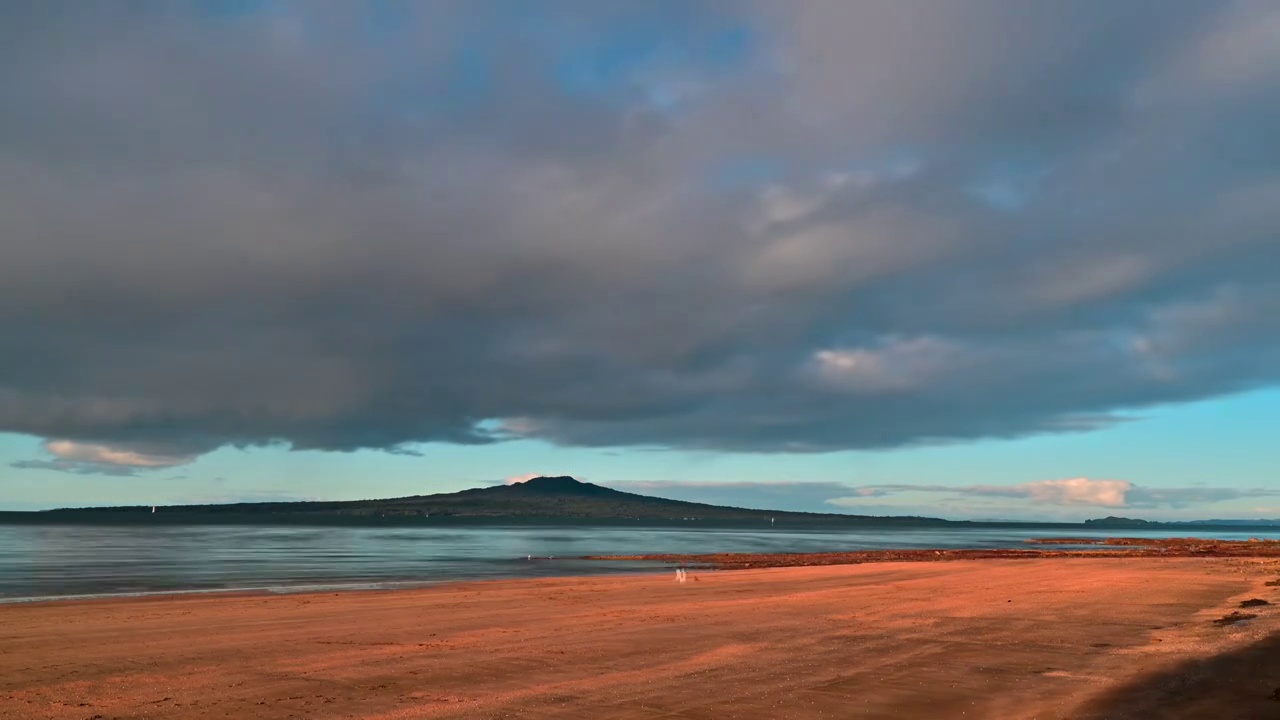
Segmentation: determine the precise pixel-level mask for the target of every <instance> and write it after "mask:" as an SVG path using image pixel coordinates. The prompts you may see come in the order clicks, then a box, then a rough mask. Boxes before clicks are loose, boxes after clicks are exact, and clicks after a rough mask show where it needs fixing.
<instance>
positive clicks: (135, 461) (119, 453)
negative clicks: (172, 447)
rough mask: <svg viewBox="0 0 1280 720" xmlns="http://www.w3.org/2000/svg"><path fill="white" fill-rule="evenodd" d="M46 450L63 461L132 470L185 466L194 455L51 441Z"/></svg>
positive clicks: (68, 441)
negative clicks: (154, 452)
mask: <svg viewBox="0 0 1280 720" xmlns="http://www.w3.org/2000/svg"><path fill="white" fill-rule="evenodd" d="M44 449H45V450H47V451H49V453H50V454H52V455H54V456H56V457H57V458H59V459H61V460H69V461H72V462H80V463H93V464H98V465H122V466H125V467H131V468H147V469H151V468H168V467H174V466H177V465H185V464H187V463H189V462H191V461H192V460H194V459H195V456H192V455H154V454H148V453H142V452H137V451H135V450H129V449H125V448H120V447H113V446H111V445H103V444H97V443H82V442H74V441H72V440H49V441H47V442H45V444H44Z"/></svg>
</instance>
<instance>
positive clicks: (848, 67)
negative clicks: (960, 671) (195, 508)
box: [0, 0, 1280, 520]
mask: <svg viewBox="0 0 1280 720" xmlns="http://www.w3.org/2000/svg"><path fill="white" fill-rule="evenodd" d="M0 93H3V102H0V257H2V258H3V262H0V509H41V508H48V507H62V506H81V505H110V504H173V503H184V502H216V501H233V500H234V501H238V500H256V499H283V498H296V499H311V498H315V499H331V498H332V499H346V498H366V497H386V496H401V495H410V494H425V493H431V492H447V491H453V490H458V489H462V488H465V487H474V486H477V485H486V484H494V483H501V482H504V481H510V480H512V479H518V478H522V477H528V476H530V475H533V474H541V473H545V474H569V475H574V476H576V477H579V478H580V479H585V480H589V481H592V482H598V483H601V484H606V485H609V486H612V487H617V488H620V489H627V490H633V491H636V492H644V493H646V494H654V495H662V496H667V497H677V498H681V499H692V500H700V501H707V502H717V503H724V504H735V505H745V506H753V507H772V508H778V509H794V510H816V511H835V512H851V513H861V514H878V515H883V514H922V515H931V516H940V517H951V518H1028V519H1054V520H1079V519H1084V518H1089V517H1100V516H1105V515H1127V516H1139V517H1146V518H1157V519H1166V518H1167V519H1188V518H1207V517H1235V518H1249V517H1280V477H1277V475H1276V472H1275V470H1274V468H1276V467H1280V450H1277V448H1276V445H1277V443H1276V442H1275V439H1274V437H1275V430H1274V428H1275V427H1276V425H1277V423H1276V418H1280V387H1277V385H1278V384H1280V283H1277V282H1276V277H1277V276H1278V275H1280V136H1277V135H1276V133H1274V132H1273V128H1274V127H1275V125H1276V123H1277V121H1278V119H1280V5H1277V4H1275V3H1273V2H1270V1H1269V0H1237V1H1235V2H1227V1H1223V2H1200V1H1198V0H1197V1H1186V2H1184V1H1181V0H1162V1H1161V2H1140V1H1138V0H1134V1H1133V2H1122V3H1117V2H1112V1H1110V0H1107V1H1105V2H1104V1H1103V0H1073V1H1071V2H1066V1H1062V2H1059V1H1057V0H1049V1H1046V2H1038V3H1016V2H1007V1H1005V0H955V1H953V2H948V3H937V2H932V1H928V2H926V1H924V0H892V1H890V0H860V1H858V2H848V1H846V0H797V1H796V2H786V3H783V2H763V1H762V2H753V1H752V0H738V1H736V2H723V1H721V0H680V1H679V2H676V1H674V0H672V1H665V0H655V1H654V2H648V3H634V2H624V1H622V0H594V1H592V2H585V1H578V0H562V1H560V2H552V3H523V2H514V1H506V2H501V1H492V2H490V1H488V0H473V1H470V2H446V1H441V2H432V3H420V2H410V1H408V0H367V1H366V2H314V1H311V0H308V1H306V2H302V1H292V2H291V1H288V0H234V1H233V0H220V1H218V0H199V1H197V0H172V1H168V0H166V1H163V2H162V1H160V0H140V1H138V2H130V3H124V2H120V3H82V2H73V1H72V0H40V1H31V2H28V1H25V0H18V1H15V2H8V3H4V4H3V7H0Z"/></svg>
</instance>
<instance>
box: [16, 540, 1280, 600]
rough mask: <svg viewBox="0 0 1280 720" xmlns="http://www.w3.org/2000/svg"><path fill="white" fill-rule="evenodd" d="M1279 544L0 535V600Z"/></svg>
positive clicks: (340, 586)
mask: <svg viewBox="0 0 1280 720" xmlns="http://www.w3.org/2000/svg"><path fill="white" fill-rule="evenodd" d="M1064 535H1070V536H1073V537H1075V536H1082V537H1083V536H1092V537H1108V536H1116V535H1124V536H1129V537H1134V536H1148V537H1167V536H1171V535H1177V536H1181V537H1185V536H1188V535H1199V536H1203V537H1215V538H1222V539H1245V538H1248V537H1270V538H1280V531H1274V532H1270V533H1265V532H1262V531H1256V530H1255V531H1242V532H1208V531H1203V532H1193V531H1191V530H1179V531H1173V532H1171V531H1159V532H1153V531H1147V532H1142V531H1132V530H1129V531H1125V530H1114V529H1113V530H1108V531H1089V530H1085V529H1084V528H1078V529H1077V528H1071V529H1063V528H1052V529H1046V528H1044V527H1039V528H1003V527H958V528H956V527H945V528H912V529H897V528H848V527H834V528H812V527H809V528H804V529H795V528H783V527H771V526H767V525H766V526H759V525H756V526H739V527H698V526H694V525H683V526H677V527H637V526H634V525H613V526H601V525H585V524H567V523H558V524H557V523H539V524H528V525H520V524H494V525H476V524H471V525H442V526H440V527H421V526H419V527H297V526H290V527H275V526H263V525H253V526H234V525H199V526H181V525H178V526H132V525H116V526H93V525H34V526H31V525H0V602H12V601H16V600H28V599H33V598H49V597H66V596H84V595H116V594H143V593H156V592H192V591H205V592H209V591H225V590H245V589H260V590H272V591H277V592H282V591H286V592H287V591H298V590H305V589H317V588H322V587H323V588H350V589H356V588H380V587H393V586H398V585H402V584H418V583H432V582H442V581H448V580H462V579H468V580H475V579H498V578H519V577H545V576H563V575H591V574H598V573H611V572H612V573H616V572H640V571H651V570H654V569H655V567H657V566H655V565H652V564H649V565H646V564H639V563H629V562H604V561H589V560H580V559H577V558H580V557H582V556H584V555H612V554H650V553H710V552H760V553H770V552H826V551H848V550H867V549H876V548H922V547H923V548H993V547H995V548H998V547H1019V546H1022V545H1023V543H1024V542H1025V541H1026V540H1027V539H1028V538H1033V537H1044V536H1064Z"/></svg>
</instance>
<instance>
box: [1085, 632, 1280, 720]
mask: <svg viewBox="0 0 1280 720" xmlns="http://www.w3.org/2000/svg"><path fill="white" fill-rule="evenodd" d="M1277 693H1280V633H1276V634H1274V635H1271V636H1269V637H1267V638H1265V639H1263V640H1260V641H1258V642H1256V643H1253V644H1252V645H1246V646H1245V647H1242V648H1240V649H1238V650H1234V651H1231V652H1227V653H1223V654H1221V655H1215V656H1213V657H1209V658H1201V659H1197V660H1189V661H1187V662H1184V663H1181V664H1180V665H1177V666H1175V667H1173V668H1170V669H1167V670H1163V671H1160V672H1157V673H1152V674H1150V675H1145V676H1143V677H1140V678H1138V679H1137V680H1136V681H1134V682H1132V683H1129V684H1128V685H1125V686H1122V687H1119V688H1116V689H1115V690H1112V691H1111V692H1108V693H1106V694H1104V695H1101V696H1099V697H1098V698H1096V699H1094V700H1093V701H1092V702H1090V703H1089V704H1088V705H1086V706H1085V707H1084V708H1083V709H1082V712H1080V713H1079V714H1078V715H1077V717H1079V718H1080V719H1081V720H1147V719H1148V718H1150V720H1157V719H1158V720H1201V718H1203V719H1204V720H1276V719H1277V718H1280V695H1277Z"/></svg>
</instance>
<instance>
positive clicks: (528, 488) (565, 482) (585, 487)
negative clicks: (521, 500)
mask: <svg viewBox="0 0 1280 720" xmlns="http://www.w3.org/2000/svg"><path fill="white" fill-rule="evenodd" d="M511 487H513V488H515V489H517V490H522V491H525V492H546V493H577V494H584V493H591V492H596V491H599V490H603V489H604V488H601V487H600V486H599V485H592V484H591V483H586V482H582V481H581V480H578V479H577V478H573V477H570V476H568V475H558V476H556V477H546V476H542V477H536V478H531V479H529V480H525V481H524V482H520V483H514V484H512V485H511Z"/></svg>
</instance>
